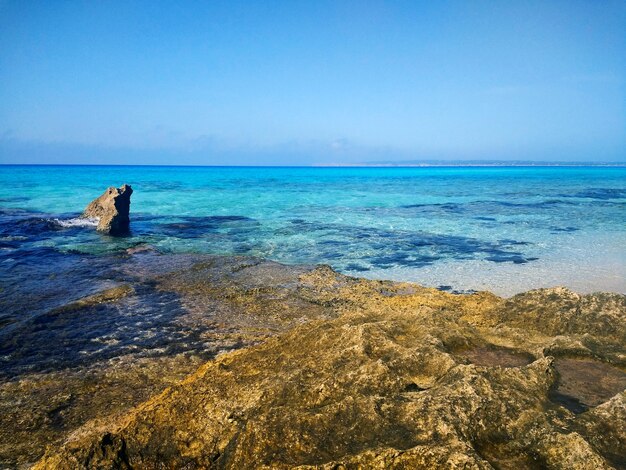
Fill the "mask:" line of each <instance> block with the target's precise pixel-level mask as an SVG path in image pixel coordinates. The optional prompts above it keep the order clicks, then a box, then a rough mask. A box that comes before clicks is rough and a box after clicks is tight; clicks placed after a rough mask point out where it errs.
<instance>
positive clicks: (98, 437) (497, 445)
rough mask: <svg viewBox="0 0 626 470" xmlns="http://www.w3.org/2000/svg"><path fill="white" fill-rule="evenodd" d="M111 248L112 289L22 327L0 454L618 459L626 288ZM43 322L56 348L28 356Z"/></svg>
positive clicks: (384, 461) (171, 464)
mask: <svg viewBox="0 0 626 470" xmlns="http://www.w3.org/2000/svg"><path fill="white" fill-rule="evenodd" d="M109 263H110V264H109V266H108V268H109V269H110V270H113V271H114V272H115V273H116V274H115V275H112V274H111V273H112V271H109V278H111V279H115V282H114V283H113V284H111V285H108V286H107V288H106V289H102V290H100V291H98V292H94V293H92V294H90V295H88V296H84V297H82V298H79V299H76V300H74V301H72V302H69V303H65V304H64V305H61V306H58V307H55V308H53V309H50V310H49V311H48V312H47V313H46V314H45V315H44V316H43V317H41V316H40V317H37V318H36V319H34V320H33V321H32V322H31V323H30V324H26V325H21V326H20V327H18V328H15V329H14V331H13V336H14V338H15V339H14V344H13V345H12V348H13V351H14V352H13V353H12V356H13V357H12V359H13V361H12V365H13V368H8V369H5V376H4V378H3V381H2V383H1V384H0V459H1V460H0V461H1V462H2V465H4V466H8V467H19V468H28V467H30V466H32V465H34V468H50V469H74V468H85V469H87V468H232V469H236V468H328V469H331V468H333V469H335V468H433V467H441V468H510V469H514V468H515V469H517V468H563V469H565V468H568V469H569V468H589V469H591V468H594V469H597V468H624V466H625V465H626V454H625V453H624V446H623V443H624V442H625V439H626V433H625V432H624V426H623V423H624V420H625V419H626V393H625V391H624V390H625V388H626V350H625V349H624V345H625V344H626V297H625V296H623V295H620V294H591V295H579V294H576V293H574V292H572V291H569V290H567V289H565V288H553V289H539V290H535V291H531V292H526V293H522V294H519V295H516V296H513V297H511V298H508V299H503V298H500V297H497V296H495V295H493V294H490V293H488V292H478V293H474V294H451V293H446V292H442V291H440V290H436V289H431V288H424V287H421V286H419V285H416V284H411V283H398V282H390V281H375V280H366V279H360V278H355V277H349V276H345V275H341V274H339V273H337V272H335V271H333V270H332V269H331V268H329V267H328V266H323V265H322V266H286V265H282V264H279V263H275V262H271V261H265V260H262V259H255V258H249V257H220V256H198V255H194V256H191V255H167V254H161V253H158V252H156V251H154V250H152V249H150V248H149V247H141V246H139V247H136V248H135V249H133V250H128V251H127V252H126V253H125V254H120V255H118V256H116V257H115V260H109ZM142 305H143V306H144V307H142V308H144V310H141V309H140V306H142ZM140 310H141V312H142V313H141V315H139V314H138V313H137V312H139V311H140ZM116 315H117V316H118V317H117V318H115V316H116ZM129 315H130V316H132V315H136V316H137V320H138V321H140V322H141V323H135V325H136V326H135V328H136V330H135V331H132V332H127V330H128V328H129V326H128V325H132V324H133V322H129V321H128V320H129V318H128V316H129ZM164 315H169V316H168V317H167V318H163V316H164ZM106 318H108V319H109V320H110V323H108V324H107V323H105V322H104V321H105V319H106ZM131 320H132V319H131ZM69 324H73V325H74V326H75V328H76V329H77V331H80V333H79V334H80V335H82V336H83V338H82V339H84V340H87V339H92V340H93V339H94V338H95V337H97V338H98V341H99V342H100V346H101V347H100V348H98V350H95V351H94V350H87V349H86V348H84V349H82V351H81V347H80V338H73V333H72V330H71V329H68V325H69ZM5 328H6V327H5ZM20 328H21V329H20ZM41 329H45V336H46V340H45V341H46V344H47V345H48V346H47V348H48V356H49V357H48V359H51V358H54V357H55V355H58V360H57V361H56V362H55V363H54V364H52V363H50V364H46V362H45V361H43V362H40V363H39V365H38V366H34V365H33V363H32V362H29V361H28V360H27V358H29V357H30V356H32V351H29V348H31V349H32V348H34V347H35V346H34V345H35V344H36V343H37V341H41V340H42V339H41V338H40V337H38V335H37V331H38V330H41ZM89 335H93V338H85V336H89ZM107 338H108V339H107ZM76 345H79V347H76ZM70 346H73V347H74V349H75V350H76V351H75V353H76V355H77V356H81V357H76V358H74V357H72V354H68V353H67V352H65V353H63V352H62V351H58V349H59V348H61V349H63V348H68V347H70ZM6 347H7V346H6V343H5V344H4V348H5V352H6ZM20 358H21V359H20Z"/></svg>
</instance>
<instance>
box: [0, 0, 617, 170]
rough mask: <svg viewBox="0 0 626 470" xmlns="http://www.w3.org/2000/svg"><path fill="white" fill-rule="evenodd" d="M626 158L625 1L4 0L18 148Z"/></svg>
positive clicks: (289, 157) (192, 159) (168, 160)
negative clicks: (177, 0)
mask: <svg viewBox="0 0 626 470" xmlns="http://www.w3.org/2000/svg"><path fill="white" fill-rule="evenodd" d="M464 159H470V160H480V159H486V160H534V161H594V162H600V161H626V2H625V1H610V0H607V1H595V0H590V1H576V0H567V1H547V0H539V1H531V0H527V1H515V0H511V1H502V2H498V1H480V0H472V1H445V0H442V1H436V2H433V1H423V2H420V1H416V0H413V1H386V2H383V1H371V2H370V1H342V0H331V1H325V0H316V1H298V0H294V1H278V2H273V1H258V2H255V1H246V2H239V1H236V0H228V1H219V0H216V1H210V2H206V1H202V2H200V1H199V2H192V1H187V2H170V1H168V2H166V1H158V0H150V1H132V0H128V1H102V0H101V1H84V2H83V1H43V0H42V1H29V0H15V1H12V0H0V163H49V164H54V163H67V164H74V163H86V164H94V163H95V164H125V163H127V164H196V165H202V164H206V165H256V164H258V165H311V164H313V165H316V164H343V163H346V164H355V163H365V162H373V161H376V162H384V161H408V160H410V161H415V160H464Z"/></svg>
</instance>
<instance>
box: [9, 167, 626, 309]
mask: <svg viewBox="0 0 626 470" xmlns="http://www.w3.org/2000/svg"><path fill="white" fill-rule="evenodd" d="M123 183H128V184H131V185H132V187H133V189H134V191H135V192H134V193H133V196H132V205H131V228H132V234H131V235H130V236H129V237H125V238H120V239H115V238H111V237H108V236H104V235H100V234H98V233H97V232H96V231H95V229H94V226H93V224H92V223H89V221H84V220H77V219H76V218H77V216H78V215H79V214H80V212H81V211H82V210H83V209H84V207H85V206H86V205H87V204H88V203H89V202H90V201H91V200H92V199H93V198H95V197H97V196H99V195H100V194H101V193H102V192H103V191H104V189H105V188H106V187H107V186H111V185H115V186H120V185H121V184H123ZM143 243H145V244H149V245H152V246H154V247H156V249H158V250H159V251H161V252H164V253H205V254H224V255H230V254H236V255H248V256H256V257H262V258H268V259H271V260H275V261H279V262H282V263H287V264H301V263H304V264H313V263H325V264H329V265H331V266H332V267H333V268H335V269H337V270H338V271H340V272H343V273H346V274H350V275H357V276H362V277H367V278H375V279H392V280H401V281H412V282H417V283H421V284H424V285H428V286H434V287H439V288H441V289H444V290H450V291H459V292H465V291H471V290H485V289H486V290H491V291H494V292H496V293H498V294H501V295H505V296H508V295H512V294H515V293H517V292H520V291H523V290H527V289H531V288H538V287H549V286H555V285H564V286H567V287H570V288H572V289H574V290H576V291H579V292H591V291H598V290H604V291H615V292H622V293H624V292H626V168H623V167H621V168H620V167H490V168H479V167H450V168H434V167H430V168H241V167H221V168H215V167H132V166H129V167H114V166H0V281H1V282H2V283H3V284H4V286H5V287H4V288H2V287H0V289H2V290H0V296H3V295H4V296H5V297H6V296H8V295H10V294H11V295H17V294H16V293H18V292H19V293H21V294H20V295H24V294H25V293H28V292H30V291H29V289H32V290H33V291H32V292H33V293H34V292H37V295H40V296H43V297H45V298H50V296H52V297H54V296H55V295H56V296H62V295H66V294H63V292H64V289H65V290H66V291H67V292H72V289H77V288H78V287H76V286H80V285H83V284H84V285H89V282H90V266H95V265H97V264H98V260H100V261H101V260H102V259H104V258H106V257H110V256H115V255H116V254H117V253H121V252H123V251H124V250H126V249H127V248H129V247H132V246H135V245H138V244H143ZM68 266H69V267H74V268H73V271H75V272H73V274H72V276H70V277H68V278H67V279H66V280H65V281H62V280H56V281H52V280H51V279H52V278H51V276H52V275H53V274H54V273H55V272H60V271H62V272H65V273H67V272H69V268H68ZM100 277H102V275H101V274H100ZM63 282H66V283H67V285H64V284H63ZM16 289H17V290H16ZM46 295H47V296H48V297H46Z"/></svg>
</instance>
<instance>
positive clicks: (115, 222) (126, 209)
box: [83, 184, 133, 236]
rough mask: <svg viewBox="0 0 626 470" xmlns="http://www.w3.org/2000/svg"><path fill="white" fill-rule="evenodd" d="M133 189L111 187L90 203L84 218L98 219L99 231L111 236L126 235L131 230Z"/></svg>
mask: <svg viewBox="0 0 626 470" xmlns="http://www.w3.org/2000/svg"><path fill="white" fill-rule="evenodd" d="M132 194H133V189H132V188H131V187H130V186H129V185H127V184H125V185H123V186H121V187H120V188H115V187H110V188H107V190H106V191H105V192H104V193H103V194H102V196H100V197H98V198H96V199H94V200H93V201H91V202H90V203H89V205H88V206H87V207H86V208H85V211H84V212H83V217H85V218H90V219H98V231H99V232H103V233H106V234H109V235H115V236H118V235H126V234H127V233H128V232H129V230H130V216H129V214H130V196H131V195H132Z"/></svg>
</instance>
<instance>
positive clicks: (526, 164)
mask: <svg viewBox="0 0 626 470" xmlns="http://www.w3.org/2000/svg"><path fill="white" fill-rule="evenodd" d="M38 166H49V167H162V168H186V167H188V168H553V167H560V168H590V167H591V168H595V167H597V168H626V162H597V163H594V162H496V161H494V162H490V161H483V162H480V161H468V162H443V161H442V162H435V161H433V162H421V163H410V162H397V163H392V162H390V163H317V164H312V165H184V164H183V165H162V164H150V163H138V164H128V165H124V164H110V165H104V164H100V163H0V167H38Z"/></svg>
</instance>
